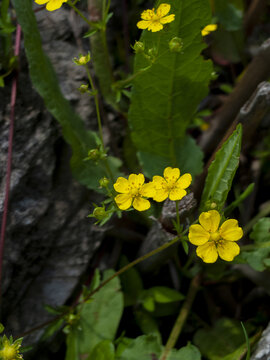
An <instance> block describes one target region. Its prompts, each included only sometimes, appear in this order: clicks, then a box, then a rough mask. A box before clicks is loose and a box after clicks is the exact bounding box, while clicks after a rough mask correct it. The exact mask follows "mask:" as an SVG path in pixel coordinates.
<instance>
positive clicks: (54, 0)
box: [35, 0, 67, 11]
mask: <svg viewBox="0 0 270 360" xmlns="http://www.w3.org/2000/svg"><path fill="white" fill-rule="evenodd" d="M35 2H36V3H37V4H38V5H44V4H46V9H47V10H48V11H54V10H57V9H59V8H60V7H61V6H62V5H63V3H64V2H67V0H35Z"/></svg>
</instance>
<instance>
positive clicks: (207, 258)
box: [188, 210, 243, 263]
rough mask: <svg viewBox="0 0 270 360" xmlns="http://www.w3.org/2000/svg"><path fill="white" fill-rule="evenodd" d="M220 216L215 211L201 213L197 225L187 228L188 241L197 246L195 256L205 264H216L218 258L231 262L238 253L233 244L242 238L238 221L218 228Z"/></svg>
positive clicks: (227, 222) (226, 222) (227, 221)
mask: <svg viewBox="0 0 270 360" xmlns="http://www.w3.org/2000/svg"><path fill="white" fill-rule="evenodd" d="M220 220H221V217H220V214H219V212H218V211H216V210H210V211H207V212H203V213H201V215H200V216H199V223H200V224H195V225H191V226H190V228H189V235H188V237H189V241H190V242H191V243H192V244H194V245H197V246H198V247H197V250H196V253H197V255H198V256H199V257H200V258H201V259H202V260H203V261H204V262H206V263H214V262H216V260H217V258H218V256H220V257H221V259H223V260H225V261H232V260H233V259H234V258H235V256H237V255H238V254H239V252H240V248H239V246H238V245H237V244H236V243H235V242H236V241H237V240H240V239H241V237H242V236H243V230H242V228H241V227H239V226H238V221H237V220H235V219H229V220H226V221H224V222H223V224H222V225H221V226H220Z"/></svg>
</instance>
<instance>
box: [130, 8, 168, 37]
mask: <svg viewBox="0 0 270 360" xmlns="http://www.w3.org/2000/svg"><path fill="white" fill-rule="evenodd" d="M170 9H171V5H169V4H160V5H159V7H158V8H157V11H156V12H155V9H154V8H153V9H152V10H150V9H149V10H144V11H143V12H142V14H141V18H142V20H141V21H139V22H138V23H137V26H138V28H139V29H147V30H149V31H152V32H156V31H160V30H162V29H163V25H164V24H167V23H170V22H172V21H174V18H175V15H174V14H171V15H168V16H166V15H167V14H168V12H169V11H170Z"/></svg>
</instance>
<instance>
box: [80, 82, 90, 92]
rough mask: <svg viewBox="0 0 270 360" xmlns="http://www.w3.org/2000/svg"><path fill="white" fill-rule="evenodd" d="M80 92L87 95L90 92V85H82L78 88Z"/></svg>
mask: <svg viewBox="0 0 270 360" xmlns="http://www.w3.org/2000/svg"><path fill="white" fill-rule="evenodd" d="M78 90H79V92H80V93H81V94H85V93H87V92H89V90H88V85H86V84H82V85H81V86H80V87H79V88H78Z"/></svg>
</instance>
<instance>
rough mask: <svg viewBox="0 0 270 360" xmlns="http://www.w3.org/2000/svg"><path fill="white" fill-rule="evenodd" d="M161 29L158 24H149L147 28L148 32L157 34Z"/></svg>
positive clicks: (161, 26)
mask: <svg viewBox="0 0 270 360" xmlns="http://www.w3.org/2000/svg"><path fill="white" fill-rule="evenodd" d="M162 29H163V25H162V24H161V23H160V22H157V21H155V22H153V21H152V22H151V23H150V25H149V26H148V30H149V31H152V32H157V31H160V30H162Z"/></svg>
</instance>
